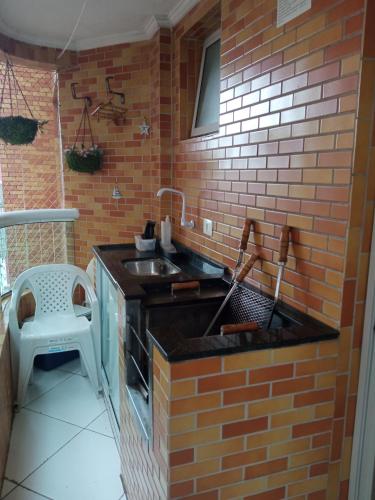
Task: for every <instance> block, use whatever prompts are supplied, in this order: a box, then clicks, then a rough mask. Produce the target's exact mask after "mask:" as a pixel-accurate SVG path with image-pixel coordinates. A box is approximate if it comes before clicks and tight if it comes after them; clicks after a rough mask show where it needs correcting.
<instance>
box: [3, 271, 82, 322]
mask: <svg viewBox="0 0 375 500" xmlns="http://www.w3.org/2000/svg"><path fill="white" fill-rule="evenodd" d="M78 284H80V285H82V286H83V287H84V288H85V289H86V290H87V287H91V283H90V280H89V278H88V276H87V275H86V273H85V272H84V271H82V269H80V268H79V267H76V266H73V265H70V264H47V265H42V266H36V267H32V268H31V269H27V270H26V271H24V272H23V273H21V274H20V275H19V276H18V278H17V279H16V281H15V283H14V286H13V291H12V304H11V308H14V309H15V310H17V309H18V302H19V299H20V296H21V294H22V292H23V291H24V290H27V289H28V290H30V291H31V293H32V294H33V296H34V299H35V303H36V309H35V319H37V318H38V317H41V316H44V315H49V314H53V313H66V314H74V309H73V292H74V290H75V288H76V286H77V285H78ZM13 299H14V300H13ZM14 301H16V304H15V303H14Z"/></svg>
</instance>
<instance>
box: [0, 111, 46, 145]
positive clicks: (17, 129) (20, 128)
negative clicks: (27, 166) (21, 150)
mask: <svg viewBox="0 0 375 500" xmlns="http://www.w3.org/2000/svg"><path fill="white" fill-rule="evenodd" d="M46 123H47V122H46V121H43V122H42V121H39V120H36V119H35V118H25V117H24V116H2V117H0V139H2V140H3V141H4V142H5V143H6V144H12V145H21V144H31V143H32V142H33V141H34V139H35V136H36V134H37V132H38V130H42V127H43V125H45V124H46Z"/></svg>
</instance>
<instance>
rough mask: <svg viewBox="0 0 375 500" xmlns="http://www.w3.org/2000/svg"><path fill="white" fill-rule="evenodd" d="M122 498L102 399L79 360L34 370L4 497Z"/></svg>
mask: <svg viewBox="0 0 375 500" xmlns="http://www.w3.org/2000/svg"><path fill="white" fill-rule="evenodd" d="M3 498H4V499H5V498H6V499H7V500H43V499H50V500H122V499H124V498H125V497H124V496H123V492H122V485H121V481H120V459H119V455H118V452H117V448H116V444H115V441H114V438H113V434H112V430H111V426H110V423H109V419H108V415H107V411H106V409H105V405H104V401H103V399H97V398H96V396H95V394H94V392H93V390H92V387H91V385H90V382H89V380H88V378H87V377H82V376H81V375H80V365H79V360H74V361H71V362H69V363H66V364H65V365H63V366H60V367H59V368H58V369H55V370H52V371H49V372H44V371H42V370H37V369H35V371H34V380H33V384H32V385H30V386H29V388H28V394H27V399H26V403H25V406H24V407H23V408H22V409H21V410H20V412H19V413H17V414H16V416H15V419H14V423H13V430H12V437H11V443H10V450H9V456H8V463H7V467H6V471H5V481H4V484H3V489H2V492H1V499H3Z"/></svg>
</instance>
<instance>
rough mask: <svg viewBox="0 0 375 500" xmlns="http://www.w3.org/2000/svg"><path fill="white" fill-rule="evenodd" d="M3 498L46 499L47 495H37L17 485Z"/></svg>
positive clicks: (19, 499) (16, 499) (22, 499)
mask: <svg viewBox="0 0 375 500" xmlns="http://www.w3.org/2000/svg"><path fill="white" fill-rule="evenodd" d="M5 498H6V500H46V498H48V497H45V496H41V495H38V494H37V493H34V492H33V491H30V490H27V489H25V488H22V486H18V487H17V488H16V489H15V490H13V491H12V492H11V493H10V494H9V495H8V496H6V497H5ZM52 500H53V499H52Z"/></svg>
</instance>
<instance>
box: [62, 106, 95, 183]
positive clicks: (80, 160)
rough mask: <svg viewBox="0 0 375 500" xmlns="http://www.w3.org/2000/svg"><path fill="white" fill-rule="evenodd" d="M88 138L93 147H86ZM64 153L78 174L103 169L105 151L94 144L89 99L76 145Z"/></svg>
mask: <svg viewBox="0 0 375 500" xmlns="http://www.w3.org/2000/svg"><path fill="white" fill-rule="evenodd" d="M86 136H89V138H90V143H91V145H90V146H89V147H86V146H85V141H86ZM79 137H81V138H82V143H81V147H80V148H79V147H78V146H77V142H78V139H79ZM64 153H65V160H66V163H67V165H68V167H69V168H70V169H71V170H75V171H76V172H85V173H89V174H93V173H95V172H96V171H97V170H100V169H101V167H102V161H103V150H102V149H100V148H98V146H97V145H96V144H94V138H93V135H92V129H91V122H90V115H89V112H88V101H87V99H85V101H84V106H83V110H82V116H81V121H80V124H79V127H78V130H77V134H76V138H75V141H74V144H73V146H71V147H70V148H66V149H65V151H64Z"/></svg>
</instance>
